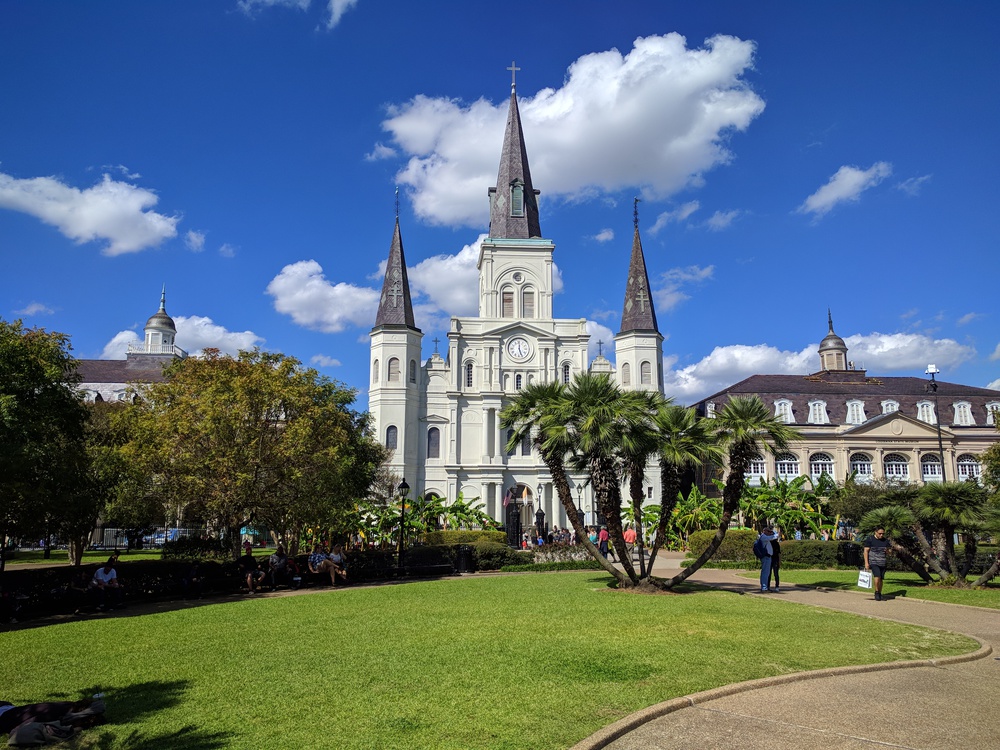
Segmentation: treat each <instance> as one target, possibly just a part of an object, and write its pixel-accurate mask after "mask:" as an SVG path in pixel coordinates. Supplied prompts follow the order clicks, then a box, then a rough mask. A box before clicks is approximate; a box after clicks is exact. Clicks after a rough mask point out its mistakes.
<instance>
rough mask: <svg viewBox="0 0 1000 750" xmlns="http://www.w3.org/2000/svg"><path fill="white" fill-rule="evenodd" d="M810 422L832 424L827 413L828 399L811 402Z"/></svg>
mask: <svg viewBox="0 0 1000 750" xmlns="http://www.w3.org/2000/svg"><path fill="white" fill-rule="evenodd" d="M809 424H830V417H829V416H827V413H826V401H810V402H809Z"/></svg>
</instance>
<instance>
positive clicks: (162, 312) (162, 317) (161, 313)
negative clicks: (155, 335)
mask: <svg viewBox="0 0 1000 750" xmlns="http://www.w3.org/2000/svg"><path fill="white" fill-rule="evenodd" d="M146 328H153V329H156V330H160V331H170V332H171V333H177V326H175V325H174V319H173V318H171V317H170V316H169V315H167V285H166V284H164V285H163V290H162V291H161V292H160V309H159V310H157V311H156V312H155V313H153V314H152V315H151V316H150V317H149V320H147V321H146Z"/></svg>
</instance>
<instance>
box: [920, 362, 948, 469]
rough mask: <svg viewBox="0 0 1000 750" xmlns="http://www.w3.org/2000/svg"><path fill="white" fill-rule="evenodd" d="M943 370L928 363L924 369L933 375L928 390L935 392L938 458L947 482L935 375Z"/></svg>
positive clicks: (926, 373)
mask: <svg viewBox="0 0 1000 750" xmlns="http://www.w3.org/2000/svg"><path fill="white" fill-rule="evenodd" d="M939 372H941V371H940V370H939V369H938V368H937V365H927V369H926V370H924V374H925V375H930V376H931V382H930V383H928V384H927V390H929V391H930V392H931V393H933V394H934V422H935V423H936V424H937V438H938V458H940V459H941V482H942V483H944V482H947V481H948V477H947V475H946V474H945V470H944V443H943V442H942V441H941V409H940V407H939V406H938V392H937V391H938V384H937V381H936V380H935V379H934V376H935V375H937V374H938V373H939Z"/></svg>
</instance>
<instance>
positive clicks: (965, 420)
mask: <svg viewBox="0 0 1000 750" xmlns="http://www.w3.org/2000/svg"><path fill="white" fill-rule="evenodd" d="M952 408H954V410H955V421H954V424H957V425H962V426H963V427H971V426H974V425H975V424H976V421H975V420H974V419H973V418H972V404H970V403H969V402H968V401H956V402H955V403H954V404H952Z"/></svg>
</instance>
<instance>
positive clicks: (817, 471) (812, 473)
mask: <svg viewBox="0 0 1000 750" xmlns="http://www.w3.org/2000/svg"><path fill="white" fill-rule="evenodd" d="M824 474H826V475H827V476H828V477H831V478H832V477H833V458H832V457H831V456H830V454H829V453H813V454H812V455H811V456H810V457H809V477H810V478H811V479H812V480H813V481H814V482H815V481H817V480H819V478H820V477H821V476H823V475H824Z"/></svg>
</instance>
